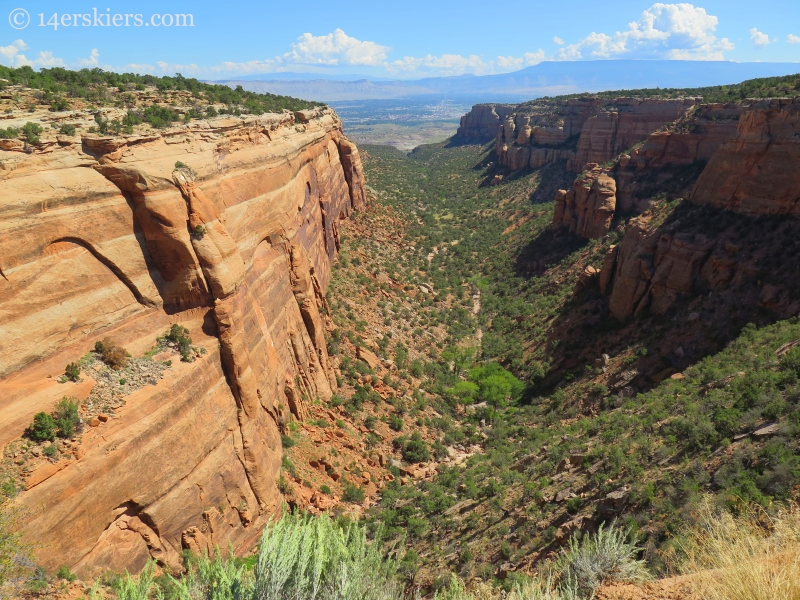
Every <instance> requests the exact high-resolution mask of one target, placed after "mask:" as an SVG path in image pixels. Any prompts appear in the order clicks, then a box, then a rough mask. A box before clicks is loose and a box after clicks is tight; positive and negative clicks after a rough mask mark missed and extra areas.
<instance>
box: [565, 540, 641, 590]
mask: <svg viewBox="0 0 800 600" xmlns="http://www.w3.org/2000/svg"><path fill="white" fill-rule="evenodd" d="M638 552H639V549H638V548H637V547H636V545H635V544H633V543H631V542H629V541H628V532H627V531H626V530H625V529H623V528H621V527H617V526H615V525H613V524H612V525H611V526H610V527H608V528H606V527H604V526H603V525H601V526H600V528H599V529H598V531H597V533H596V534H595V535H587V536H584V537H583V539H582V540H581V541H578V538H577V537H576V536H573V537H571V538H570V540H569V544H568V546H567V547H566V548H564V549H563V550H562V551H561V554H560V556H559V557H558V559H557V560H556V564H555V570H556V572H557V573H558V574H559V582H560V583H559V585H560V587H561V588H563V589H574V590H577V592H578V594H579V597H583V598H589V597H592V596H594V593H595V592H596V591H597V589H598V588H599V587H600V586H601V585H602V584H603V583H605V582H607V581H646V580H647V579H649V578H650V575H649V573H648V572H647V569H646V567H645V563H644V561H641V560H638V559H637V558H636V555H637V554H638Z"/></svg>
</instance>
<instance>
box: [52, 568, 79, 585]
mask: <svg viewBox="0 0 800 600" xmlns="http://www.w3.org/2000/svg"><path fill="white" fill-rule="evenodd" d="M56 579H66V580H67V581H69V582H73V581H75V580H76V579H77V575H75V574H74V573H73V572H72V571H70V570H69V567H68V566H66V565H64V566H61V567H59V568H58V571H56Z"/></svg>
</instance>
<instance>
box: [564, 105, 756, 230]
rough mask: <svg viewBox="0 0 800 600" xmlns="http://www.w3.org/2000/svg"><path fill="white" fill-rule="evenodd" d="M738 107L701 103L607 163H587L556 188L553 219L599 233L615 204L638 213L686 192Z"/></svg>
mask: <svg viewBox="0 0 800 600" xmlns="http://www.w3.org/2000/svg"><path fill="white" fill-rule="evenodd" d="M741 113H742V107H741V106H740V105H738V104H728V105H721V104H704V105H699V106H697V107H696V109H695V110H694V111H692V113H691V114H690V115H688V116H685V117H682V118H681V119H679V120H678V121H677V122H675V123H673V124H670V125H669V126H668V127H665V128H662V130H661V131H657V132H655V133H652V134H650V135H649V136H647V139H646V140H645V141H644V143H642V144H641V145H639V146H638V147H634V148H633V149H632V151H631V152H630V154H620V155H619V156H617V157H616V158H615V160H614V161H613V163H612V164H611V165H610V166H607V167H606V168H604V169H601V168H600V167H599V166H598V165H597V164H596V163H589V164H588V165H586V170H585V171H584V172H583V173H581V175H580V176H579V177H578V178H577V179H576V180H575V183H574V185H573V189H572V190H570V191H569V192H567V191H565V190H559V191H558V192H557V193H556V197H555V203H556V206H555V211H554V214H553V225H554V226H564V227H568V228H569V230H570V231H571V232H572V233H575V234H576V235H580V236H582V237H588V238H599V237H602V236H603V235H604V234H605V233H607V232H608V230H609V228H610V227H611V224H612V221H613V218H614V215H615V212H616V211H617V210H619V211H622V212H628V213H631V212H633V213H637V214H641V213H643V212H645V211H646V210H648V209H649V208H651V207H652V206H653V204H654V203H655V202H657V201H658V199H663V198H666V197H673V198H674V197H682V196H686V195H688V194H689V192H690V191H691V189H692V186H693V185H694V183H695V182H696V181H697V177H698V176H699V175H700V173H701V172H702V171H703V169H704V167H705V165H706V163H707V161H708V160H709V159H711V157H712V156H714V155H715V153H716V152H717V150H718V149H719V148H720V147H721V146H722V145H723V144H724V143H725V142H726V141H727V140H729V139H731V138H733V136H734V135H735V134H736V128H737V124H738V122H739V116H740V115H741Z"/></svg>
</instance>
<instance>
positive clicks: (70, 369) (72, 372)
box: [64, 362, 81, 381]
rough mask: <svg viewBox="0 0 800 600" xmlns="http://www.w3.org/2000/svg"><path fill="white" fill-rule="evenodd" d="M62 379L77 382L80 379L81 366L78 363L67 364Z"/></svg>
mask: <svg viewBox="0 0 800 600" xmlns="http://www.w3.org/2000/svg"><path fill="white" fill-rule="evenodd" d="M64 377H66V378H67V379H69V380H70V381H78V380H79V379H80V378H81V366H80V365H79V364H78V363H74V362H72V363H69V364H68V365H67V368H66V369H64Z"/></svg>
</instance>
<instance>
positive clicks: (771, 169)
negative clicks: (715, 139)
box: [691, 98, 800, 215]
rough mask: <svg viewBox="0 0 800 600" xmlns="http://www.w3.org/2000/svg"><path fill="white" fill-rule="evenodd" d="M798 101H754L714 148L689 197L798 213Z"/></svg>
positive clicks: (742, 209) (755, 210)
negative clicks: (733, 132)
mask: <svg viewBox="0 0 800 600" xmlns="http://www.w3.org/2000/svg"><path fill="white" fill-rule="evenodd" d="M798 131H800V101H798V100H797V99H794V100H791V99H788V98H781V99H776V100H768V101H760V102H754V103H753V104H751V105H750V106H748V107H747V108H746V109H745V110H744V112H743V113H742V117H741V119H740V121H739V127H738V129H737V131H736V135H735V136H733V137H732V138H731V139H729V140H728V141H727V142H726V143H725V144H724V145H722V147H721V148H720V149H719V150H718V151H717V152H716V153H715V154H714V156H713V157H712V158H711V160H710V161H709V164H708V166H707V167H706V169H705V170H704V171H703V174H702V175H701V176H700V178H699V179H698V181H697V186H696V187H695V189H694V190H693V191H692V194H691V199H692V201H693V202H695V203H698V204H710V205H712V206H717V207H720V208H726V209H729V210H733V211H736V212H738V213H742V214H748V215H762V214H797V213H800V178H798V176H797V169H796V165H797V164H798V159H800V138H798Z"/></svg>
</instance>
